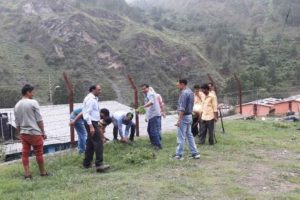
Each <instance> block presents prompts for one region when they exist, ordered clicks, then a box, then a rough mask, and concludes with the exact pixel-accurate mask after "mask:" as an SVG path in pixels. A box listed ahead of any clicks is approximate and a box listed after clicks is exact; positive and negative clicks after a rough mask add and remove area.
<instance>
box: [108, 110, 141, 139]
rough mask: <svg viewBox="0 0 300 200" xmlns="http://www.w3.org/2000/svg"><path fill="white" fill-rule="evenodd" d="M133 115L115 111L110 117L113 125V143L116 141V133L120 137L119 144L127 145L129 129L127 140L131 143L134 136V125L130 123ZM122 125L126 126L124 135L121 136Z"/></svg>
mask: <svg viewBox="0 0 300 200" xmlns="http://www.w3.org/2000/svg"><path fill="white" fill-rule="evenodd" d="M132 119H133V113H131V112H125V111H117V112H115V113H114V114H113V115H112V121H113V125H114V129H113V135H114V141H118V133H119V135H120V137H121V142H124V143H129V141H128V136H129V129H130V136H129V140H130V141H131V142H133V140H134V134H135V123H134V122H133V121H132ZM123 124H124V125H125V126H126V128H125V134H123Z"/></svg>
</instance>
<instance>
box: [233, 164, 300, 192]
mask: <svg viewBox="0 0 300 200" xmlns="http://www.w3.org/2000/svg"><path fill="white" fill-rule="evenodd" d="M283 173H287V172H279V171H276V170H274V169H272V168H270V167H268V166H266V165H264V164H261V163H255V164H253V165H250V166H249V167H246V168H245V174H246V176H244V177H242V178H240V179H239V180H238V182H239V183H240V184H241V185H243V186H245V187H247V188H249V190H250V192H252V193H275V194H276V193H278V194H279V193H285V192H288V191H291V190H294V189H296V188H297V184H295V183H291V182H288V181H287V180H285V179H284V178H283Z"/></svg>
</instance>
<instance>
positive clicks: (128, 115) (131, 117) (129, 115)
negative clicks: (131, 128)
mask: <svg viewBox="0 0 300 200" xmlns="http://www.w3.org/2000/svg"><path fill="white" fill-rule="evenodd" d="M126 117H127V118H128V119H129V120H132V119H133V113H131V112H129V113H127V114H126Z"/></svg>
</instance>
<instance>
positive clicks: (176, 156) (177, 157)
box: [173, 155, 183, 160]
mask: <svg viewBox="0 0 300 200" xmlns="http://www.w3.org/2000/svg"><path fill="white" fill-rule="evenodd" d="M173 160H183V157H182V156H181V155H174V156H173Z"/></svg>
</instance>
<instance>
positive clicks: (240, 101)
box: [234, 74, 243, 114]
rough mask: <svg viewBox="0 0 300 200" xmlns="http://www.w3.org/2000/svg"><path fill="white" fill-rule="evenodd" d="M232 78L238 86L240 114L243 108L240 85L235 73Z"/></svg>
mask: <svg viewBox="0 0 300 200" xmlns="http://www.w3.org/2000/svg"><path fill="white" fill-rule="evenodd" d="M234 79H235V80H236V82H237V86H238V90H239V104H240V114H243V108H242V85H241V82H240V79H239V78H238V77H237V75H236V74H234Z"/></svg>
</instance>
